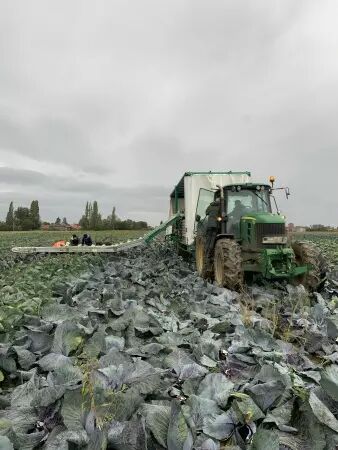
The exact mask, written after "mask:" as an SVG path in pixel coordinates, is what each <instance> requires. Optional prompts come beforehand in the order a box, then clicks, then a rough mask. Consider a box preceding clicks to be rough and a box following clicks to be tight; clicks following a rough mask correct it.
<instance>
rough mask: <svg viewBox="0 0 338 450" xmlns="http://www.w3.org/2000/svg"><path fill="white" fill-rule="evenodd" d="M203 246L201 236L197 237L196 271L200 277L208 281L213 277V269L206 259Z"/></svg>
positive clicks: (203, 240) (203, 241)
mask: <svg viewBox="0 0 338 450" xmlns="http://www.w3.org/2000/svg"><path fill="white" fill-rule="evenodd" d="M205 245H206V243H205V238H204V237H203V236H202V235H197V236H196V247H195V257H196V269H197V272H198V275H199V276H200V277H202V278H206V279H210V278H212V276H213V267H212V264H211V263H210V261H209V259H208V258H207V257H206V251H205Z"/></svg>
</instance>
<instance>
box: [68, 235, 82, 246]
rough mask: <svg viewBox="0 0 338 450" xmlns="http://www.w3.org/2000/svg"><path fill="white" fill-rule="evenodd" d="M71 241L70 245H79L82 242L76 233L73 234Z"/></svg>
mask: <svg viewBox="0 0 338 450" xmlns="http://www.w3.org/2000/svg"><path fill="white" fill-rule="evenodd" d="M69 242H70V245H72V246H77V245H79V243H80V239H79V237H78V236H76V234H73V236H72V237H71V239H70V241H69Z"/></svg>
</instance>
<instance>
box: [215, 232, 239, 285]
mask: <svg viewBox="0 0 338 450" xmlns="http://www.w3.org/2000/svg"><path fill="white" fill-rule="evenodd" d="M214 273H215V281H216V283H217V284H218V285H219V286H223V287H226V288H228V289H237V288H240V287H241V286H242V284H243V270H242V257H241V248H240V246H239V245H238V244H237V242H236V241H233V240H231V239H219V240H218V241H217V242H216V246H215V253H214Z"/></svg>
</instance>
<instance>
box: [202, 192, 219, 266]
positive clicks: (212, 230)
mask: <svg viewBox="0 0 338 450" xmlns="http://www.w3.org/2000/svg"><path fill="white" fill-rule="evenodd" d="M205 213H206V215H207V216H208V221H207V230H206V231H207V232H206V235H207V242H206V248H205V252H206V257H207V258H212V257H213V254H212V250H213V248H214V246H215V240H216V236H217V229H218V220H217V218H218V217H219V215H220V199H219V198H218V199H217V200H215V201H213V202H212V203H210V205H209V206H208V208H207V210H206V212H205Z"/></svg>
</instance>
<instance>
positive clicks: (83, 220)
mask: <svg viewBox="0 0 338 450" xmlns="http://www.w3.org/2000/svg"><path fill="white" fill-rule="evenodd" d="M79 225H80V226H81V228H83V229H84V230H88V228H89V203H88V202H87V203H86V207H85V212H84V214H83V216H82V217H81V219H80V220H79Z"/></svg>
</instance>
